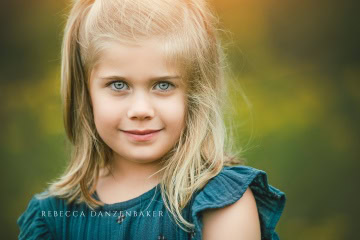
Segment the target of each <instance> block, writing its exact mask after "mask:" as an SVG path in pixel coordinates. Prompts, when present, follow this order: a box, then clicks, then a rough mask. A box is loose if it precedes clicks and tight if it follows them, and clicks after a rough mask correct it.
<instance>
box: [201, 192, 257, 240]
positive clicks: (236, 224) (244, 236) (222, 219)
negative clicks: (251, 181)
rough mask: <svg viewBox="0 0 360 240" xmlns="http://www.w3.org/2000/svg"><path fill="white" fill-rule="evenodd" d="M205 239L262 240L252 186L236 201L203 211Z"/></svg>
mask: <svg viewBox="0 0 360 240" xmlns="http://www.w3.org/2000/svg"><path fill="white" fill-rule="evenodd" d="M203 224H204V226H203V240H217V239H227V240H240V239H241V240H260V239H261V231H260V220H259V215H258V210H257V206H256V201H255V198H254V195H253V193H252V191H251V189H250V188H248V189H247V190H246V191H245V193H244V194H243V196H242V197H241V198H240V199H239V200H238V201H236V202H235V203H233V204H231V205H228V206H226V207H224V208H220V209H211V210H206V211H204V213H203Z"/></svg>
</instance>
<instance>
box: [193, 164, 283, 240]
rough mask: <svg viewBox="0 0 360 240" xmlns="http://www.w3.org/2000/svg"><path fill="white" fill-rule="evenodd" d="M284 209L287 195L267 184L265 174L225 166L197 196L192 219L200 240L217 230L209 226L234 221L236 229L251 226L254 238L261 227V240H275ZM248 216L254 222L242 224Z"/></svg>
mask: <svg viewBox="0 0 360 240" xmlns="http://www.w3.org/2000/svg"><path fill="white" fill-rule="evenodd" d="M284 207H285V194H284V193H283V192H282V191H280V190H279V189H277V188H275V187H273V186H271V185H269V184H268V181H267V174H266V172H264V171H262V170H259V169H256V168H252V167H248V166H241V165H240V166H232V167H224V168H223V169H222V171H221V172H220V173H219V174H218V175H217V176H215V177H214V178H212V179H211V180H210V181H209V182H208V183H207V185H206V186H205V187H204V188H203V189H202V190H201V191H199V192H198V193H197V194H196V196H195V198H194V202H193V204H192V219H193V222H194V224H195V232H196V233H197V234H198V235H200V237H201V235H202V234H203V232H204V234H206V232H205V231H207V230H206V229H210V228H211V229H214V228H213V227H208V226H207V225H209V226H210V225H212V224H214V225H215V224H216V225H218V224H220V222H221V224H223V223H226V222H232V224H235V225H236V226H237V228H239V227H240V226H243V225H244V224H251V226H247V228H249V231H250V232H249V234H250V233H252V234H255V236H256V233H257V232H258V228H259V225H260V231H261V237H262V239H270V240H275V239H278V236H277V234H276V232H275V226H276V224H277V223H278V221H279V219H280V216H281V214H282V211H283V209H284ZM239 213H240V214H239ZM249 217H250V218H251V219H252V222H251V223H250V222H247V221H245V223H243V221H244V220H243V219H244V218H245V219H247V218H249ZM205 224H206V226H205ZM250 227H252V229H253V230H251V228H250ZM215 229H220V228H215ZM222 229H223V228H222ZM242 231H243V230H242ZM211 234H213V233H211ZM240 238H241V237H240Z"/></svg>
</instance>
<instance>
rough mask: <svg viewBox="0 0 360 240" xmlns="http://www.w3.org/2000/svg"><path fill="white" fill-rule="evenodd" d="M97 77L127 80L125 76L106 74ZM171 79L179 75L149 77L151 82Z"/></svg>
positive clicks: (177, 77)
mask: <svg viewBox="0 0 360 240" xmlns="http://www.w3.org/2000/svg"><path fill="white" fill-rule="evenodd" d="M99 79H101V80H122V81H126V80H127V78H125V77H122V76H116V75H111V76H107V77H99ZM172 79H181V77H180V76H178V75H175V76H161V77H153V78H150V79H149V80H150V81H151V82H154V81H161V80H172Z"/></svg>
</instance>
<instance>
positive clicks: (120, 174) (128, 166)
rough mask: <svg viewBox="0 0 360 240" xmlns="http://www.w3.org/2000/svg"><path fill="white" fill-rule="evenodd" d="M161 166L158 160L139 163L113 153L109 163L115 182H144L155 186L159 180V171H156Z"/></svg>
mask: <svg viewBox="0 0 360 240" xmlns="http://www.w3.org/2000/svg"><path fill="white" fill-rule="evenodd" d="M161 168H162V165H161V164H160V161H153V162H148V163H141V162H135V161H130V160H128V159H124V158H122V157H121V156H119V155H117V154H114V155H113V161H112V164H111V173H112V175H113V177H114V179H115V181H117V182H121V183H124V184H126V185H128V186H135V185H139V184H141V185H142V184H146V185H152V186H155V185H157V184H158V183H159V182H160V179H161V178H160V177H161V174H162V171H161V172H158V173H156V172H157V171H159V170H160V169H161Z"/></svg>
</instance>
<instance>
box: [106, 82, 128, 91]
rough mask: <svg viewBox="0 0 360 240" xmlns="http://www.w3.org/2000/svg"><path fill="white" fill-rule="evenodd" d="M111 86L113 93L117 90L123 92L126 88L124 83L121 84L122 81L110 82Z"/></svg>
mask: <svg viewBox="0 0 360 240" xmlns="http://www.w3.org/2000/svg"><path fill="white" fill-rule="evenodd" d="M110 85H111V86H114V88H112V89H114V90H115V91H118V90H123V89H125V88H126V86H127V84H126V83H125V82H122V81H116V82H112V83H110Z"/></svg>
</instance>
